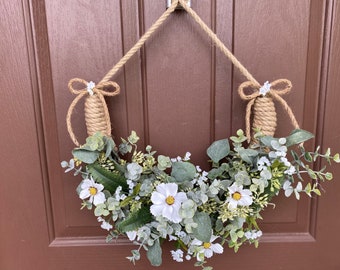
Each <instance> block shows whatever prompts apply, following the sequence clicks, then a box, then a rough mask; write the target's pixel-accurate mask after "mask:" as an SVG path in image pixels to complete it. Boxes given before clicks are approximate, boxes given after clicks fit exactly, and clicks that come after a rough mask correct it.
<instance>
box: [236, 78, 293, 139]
mask: <svg viewBox="0 0 340 270" xmlns="http://www.w3.org/2000/svg"><path fill="white" fill-rule="evenodd" d="M270 85H271V86H270V90H269V92H267V93H266V94H265V95H264V96H263V95H262V94H261V93H260V91H259V88H258V86H256V85H254V83H253V82H250V81H247V82H244V83H242V84H241V85H240V86H239V88H238V93H239V95H240V97H241V99H243V100H247V101H249V102H248V104H247V108H246V119H245V120H246V136H247V138H248V142H249V141H250V140H251V124H250V118H251V112H252V108H253V113H254V117H253V118H254V119H253V128H258V129H260V130H261V132H262V133H263V134H265V135H270V136H273V135H274V133H275V129H276V124H277V122H276V121H277V119H276V111H275V106H274V102H273V99H274V100H277V101H278V102H279V103H280V104H281V105H282V107H283V108H284V110H285V111H286V112H287V114H288V116H289V118H290V120H291V123H292V124H293V126H294V128H296V129H298V128H299V124H298V122H297V121H296V119H295V116H294V114H293V112H292V110H291V108H290V107H289V105H288V104H287V102H286V101H285V100H284V99H283V98H282V97H281V95H285V94H287V93H289V92H290V91H291V88H292V83H291V82H290V81H289V80H286V79H279V80H276V81H274V82H272V83H271V84H270ZM280 86H281V88H280ZM282 87H283V88H282ZM247 88H252V89H253V91H254V92H253V93H252V94H249V95H247V94H245V92H244V90H245V89H247Z"/></svg>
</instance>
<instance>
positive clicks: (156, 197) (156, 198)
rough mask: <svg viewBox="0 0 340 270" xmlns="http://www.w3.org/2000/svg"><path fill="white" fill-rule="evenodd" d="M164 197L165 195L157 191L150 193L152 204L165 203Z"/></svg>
mask: <svg viewBox="0 0 340 270" xmlns="http://www.w3.org/2000/svg"><path fill="white" fill-rule="evenodd" d="M165 199H166V197H165V196H164V195H163V194H162V193H159V192H157V191H154V192H152V194H151V202H152V203H153V204H157V205H159V204H165Z"/></svg>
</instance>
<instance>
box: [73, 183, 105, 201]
mask: <svg viewBox="0 0 340 270" xmlns="http://www.w3.org/2000/svg"><path fill="white" fill-rule="evenodd" d="M80 188H81V191H80V193H79V198H80V199H82V200H84V199H86V198H89V202H90V203H93V204H94V205H98V204H101V203H104V202H105V201H106V198H105V194H104V193H103V192H102V190H103V189H104V186H103V185H102V184H97V183H96V182H94V180H93V178H92V177H91V178H90V179H89V178H87V179H84V181H83V183H82V184H81V186H80Z"/></svg>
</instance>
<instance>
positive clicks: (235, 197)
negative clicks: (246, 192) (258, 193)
mask: <svg viewBox="0 0 340 270" xmlns="http://www.w3.org/2000/svg"><path fill="white" fill-rule="evenodd" d="M241 197H242V196H241V193H240V192H237V191H236V192H235V193H233V199H234V200H235V201H238V200H240V199H241Z"/></svg>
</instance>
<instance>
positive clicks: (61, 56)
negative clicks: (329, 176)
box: [0, 0, 340, 270]
mask: <svg viewBox="0 0 340 270" xmlns="http://www.w3.org/2000/svg"><path fill="white" fill-rule="evenodd" d="M164 5H165V4H164V1H154V0H143V1H135V0H121V1H118V0H111V1H109V0H100V1H95V2H94V1H90V0H82V1H76V0H74V1H73V0H72V1H58V0H49V1H38V0H22V1H19V0H15V1H7V2H6V1H5V4H4V3H1V4H0V9H1V10H2V11H5V12H6V13H7V14H8V15H9V17H16V18H17V19H16V21H15V22H16V23H15V24H11V23H10V20H4V21H2V22H1V23H2V24H1V28H2V30H3V31H2V33H3V34H2V35H3V37H4V39H1V41H0V44H1V48H3V49H2V50H1V56H2V59H4V61H5V65H2V66H1V67H0V70H1V73H2V74H3V75H4V76H3V77H1V78H0V81H1V85H13V88H15V89H18V90H16V92H15V93H14V95H15V97H16V98H15V99H13V98H12V96H11V95H10V92H7V91H5V95H4V97H3V98H2V99H0V102H1V107H2V108H4V109H5V113H3V114H2V118H1V123H2V127H3V130H8V132H6V133H4V134H1V139H2V140H4V141H9V142H11V143H10V144H6V145H4V146H3V149H4V150H5V153H8V155H7V156H8V157H9V158H10V159H9V158H5V156H2V157H1V164H4V165H5V166H6V168H7V167H8V168H10V169H9V170H6V173H5V177H6V178H9V177H13V176H15V178H17V179H23V178H28V179H29V180H30V181H32V182H30V185H28V186H26V185H25V186H24V187H25V188H20V189H16V187H17V185H16V182H11V183H8V184H7V183H6V186H5V188H6V190H16V193H14V192H12V191H11V192H9V193H6V194H5V197H4V198H2V200H3V202H4V203H3V204H5V203H7V202H8V201H10V200H11V198H12V197H13V196H16V197H15V198H17V196H18V194H20V198H21V199H20V201H18V202H17V203H15V206H13V207H14V209H16V211H21V209H22V208H23V207H25V206H26V204H25V202H27V200H29V199H31V196H30V195H31V194H32V195H33V196H34V199H33V203H34V205H36V207H35V208H34V209H31V208H28V209H26V210H25V212H24V214H23V216H22V217H21V218H20V219H18V221H16V222H15V224H14V226H9V225H8V224H7V223H4V222H2V223H1V231H0V232H1V235H5V234H6V237H5V241H4V242H2V246H1V256H2V257H3V258H4V260H3V259H2V258H1V260H0V268H1V269H6V270H7V269H9V270H12V269H28V270H30V269H52V270H53V269H58V270H59V269H75V270H77V269H84V268H93V269H96V268H99V267H100V268H101V269H153V268H152V267H151V266H149V264H148V262H147V260H146V258H145V257H144V258H143V259H142V260H141V262H139V263H138V265H137V266H136V267H134V266H133V265H131V264H130V263H129V262H128V261H127V260H126V259H125V257H126V256H129V255H130V250H131V249H132V248H133V246H132V245H131V244H130V243H129V242H128V241H127V240H126V239H123V238H122V239H119V240H118V241H117V242H114V243H110V244H105V236H106V232H105V231H103V230H102V229H100V227H99V226H98V222H97V221H96V219H95V217H94V216H93V214H92V213H90V212H89V211H86V210H83V211H80V210H79V208H80V200H79V199H78V198H77V196H76V193H75V188H76V186H77V185H78V183H79V181H78V180H79V179H75V178H74V177H73V176H72V175H69V174H64V173H63V172H62V170H61V169H60V167H59V162H60V161H61V160H63V159H67V158H70V150H71V149H72V148H73V147H74V146H73V144H72V142H71V140H70V139H69V138H68V134H67V131H66V125H65V117H66V112H67V109H68V106H69V104H70V103H71V101H72V99H73V98H74V96H73V95H72V94H71V93H69V92H68V90H67V83H68V81H69V80H70V79H71V78H73V77H80V78H84V79H86V80H88V81H90V80H93V81H99V80H100V79H101V78H102V77H103V76H104V75H105V73H106V72H107V71H108V70H109V69H110V68H111V67H112V66H113V65H114V64H115V63H116V62H117V61H118V60H119V59H120V58H121V57H122V56H123V55H124V54H125V53H126V52H127V51H128V50H129V48H131V47H132V46H133V45H134V43H135V42H136V41H137V40H138V38H139V37H140V35H141V34H142V33H144V32H145V30H146V29H148V28H149V27H150V26H151V24H152V23H153V22H154V21H155V20H156V19H157V18H158V17H159V16H160V15H161V14H162V13H163V12H164ZM192 6H193V8H194V10H195V11H196V12H197V13H198V14H199V15H200V16H201V17H202V19H203V20H204V21H205V22H206V23H207V24H208V25H209V26H210V27H211V28H212V29H213V30H214V31H215V32H216V33H217V35H218V36H219V37H220V39H221V40H222V41H223V42H224V43H225V44H226V45H227V46H228V47H229V48H231V49H232V50H233V52H234V53H235V55H236V56H237V57H238V58H239V60H240V61H241V62H242V63H243V64H244V65H245V66H246V67H247V69H249V71H250V72H251V73H252V74H253V75H254V76H255V78H256V79H257V80H258V81H259V82H261V83H263V82H264V81H266V80H269V81H272V80H275V79H278V78H288V79H290V80H291V81H292V83H293V91H292V93H291V94H289V95H286V96H285V97H284V98H285V99H286V100H287V102H288V103H289V104H290V106H291V108H292V109H293V111H294V113H295V115H296V117H297V120H298V121H299V122H300V124H301V125H302V127H304V128H306V129H308V130H310V131H312V132H314V133H316V135H317V137H316V139H315V142H313V143H310V144H309V145H308V146H309V147H314V145H317V144H323V145H325V146H326V145H329V146H331V147H332V148H333V149H339V143H338V141H337V138H338V135H337V134H339V128H340V125H339V124H338V121H337V119H335V117H334V116H335V115H338V114H339V112H338V110H339V106H337V103H336V101H337V98H338V96H339V94H338V91H337V85H338V83H339V76H338V71H337V70H338V65H339V63H340V59H339V57H338V55H339V48H340V42H339V35H338V32H339V31H340V24H339V15H338V14H340V4H339V3H338V2H337V1H313V0H312V1H308V0H303V1H294V0H289V1H279V0H276V1H270V0H266V1H253V0H241V1H232V0H227V1H225V0H214V1H209V0H200V1H195V0H194V1H192ZM18 29H20V31H19V30H18ZM19 32H25V36H22V35H21V36H20V34H19ZM14 36H18V37H19V38H17V39H16V40H15V39H14ZM22 47H25V48H27V50H21V49H20V48H22ZM328 48H329V49H328ZM7 50H10V51H11V53H9V54H6V53H5V52H6V51H7ZM330 56H334V57H333V58H331V57H330ZM18 59H21V62H20V63H18V62H17V61H18ZM329 59H330V60H329ZM328 70H329V73H328ZM17 72H19V73H20V74H21V77H20V79H19V80H14V79H13V78H16V76H15V75H16V74H17ZM114 80H115V81H117V82H118V83H119V85H120V86H121V88H122V91H121V94H120V95H119V96H117V97H114V98H109V99H107V101H108V107H109V111H110V114H111V121H112V127H113V130H112V134H113V136H114V137H115V138H116V139H117V140H118V139H119V138H120V137H121V136H123V137H125V136H127V134H128V133H129V132H130V131H131V130H132V129H134V130H136V131H137V132H138V133H139V135H140V137H141V139H142V142H141V146H143V145H144V146H145V145H147V144H151V145H153V147H154V148H155V149H156V150H157V151H158V153H159V154H167V155H170V156H177V155H184V154H185V152H186V151H190V152H191V153H192V159H193V161H194V162H195V163H199V164H202V167H203V168H207V163H206V159H207V157H206V155H205V149H206V147H207V146H208V145H209V144H210V143H211V142H212V141H213V140H216V139H221V138H225V137H229V136H230V135H232V134H233V133H235V131H236V130H237V129H238V128H244V113H245V106H246V103H245V102H244V101H242V100H241V99H240V98H239V96H238V94H237V87H238V85H239V84H240V83H241V82H243V81H244V80H245V78H244V77H243V76H242V75H241V74H240V73H239V71H238V70H236V69H234V68H233V66H232V65H231V63H230V62H229V60H228V59H226V58H225V56H224V55H222V53H221V52H220V51H218V49H216V48H215V47H214V46H212V44H211V41H210V40H209V39H208V38H207V37H206V36H205V34H204V33H203V31H202V30H201V29H200V28H199V27H198V26H197V25H196V23H195V22H194V21H193V20H192V19H191V18H190V17H189V16H188V15H187V14H186V13H185V12H183V11H178V12H177V11H176V12H175V14H172V15H171V17H170V18H169V19H168V21H167V22H165V24H164V25H163V26H162V27H161V28H160V29H159V31H158V32H157V33H155V35H154V36H153V37H152V38H151V39H150V40H149V41H148V42H147V44H146V46H145V47H143V49H142V50H141V51H140V52H138V54H137V55H136V56H134V57H133V58H132V59H131V60H130V61H129V62H128V63H127V65H126V66H125V67H124V68H123V69H122V70H121V71H120V72H118V73H117V74H116V76H115V77H114ZM13 82H15V83H13ZM326 86H327V87H326ZM80 103H81V104H79V106H77V108H76V110H75V112H74V115H73V118H72V120H73V127H74V131H75V133H76V134H77V137H78V138H79V141H81V142H83V141H84V139H85V136H86V135H85V125H84V119H83V117H84V116H83V105H82V102H80ZM277 110H278V116H279V128H278V135H284V136H285V135H287V132H289V131H290V130H291V129H292V127H291V124H290V122H289V119H288V118H287V116H286V114H285V113H284V112H283V110H282V108H280V107H279V106H278V108H277ZM9 119H10V120H9ZM18 132H19V133H21V134H23V133H24V134H25V141H23V138H22V137H21V136H20V135H18ZM14 144H15V145H22V146H23V148H22V149H20V151H21V152H23V155H22V156H20V157H19V160H18V162H19V163H20V164H24V165H23V170H22V171H18V170H17V169H16V168H17V167H16V166H13V165H11V162H10V160H14V158H16V159H17V158H18V156H17V155H16V154H15V153H16V152H17V151H14V153H13V149H12V148H9V147H8V146H10V145H14ZM18 151H19V150H18ZM29 153H30V154H29ZM23 172H24V173H23ZM334 175H336V176H338V175H340V171H339V169H338V168H334ZM20 181H21V180H20ZM324 187H325V189H326V191H327V192H326V194H325V195H326V196H325V197H321V198H320V199H312V200H310V199H308V198H306V197H303V198H302V200H301V201H299V202H297V201H295V200H294V199H293V198H291V199H286V198H284V197H283V196H281V197H279V198H276V199H275V203H276V208H275V209H272V208H270V207H269V208H268V209H267V210H266V211H265V212H264V213H263V216H264V221H263V222H262V223H261V226H262V229H263V231H264V232H265V235H264V237H263V238H262V241H261V244H260V247H259V248H258V249H255V248H253V247H250V246H244V247H243V248H241V250H240V251H239V253H237V254H234V253H233V251H232V250H226V251H225V253H224V255H222V256H215V257H214V259H213V260H211V264H212V265H214V266H216V269H220V268H219V267H220V265H221V264H223V267H224V266H225V265H227V266H228V267H231V268H234V267H238V268H241V269H243V268H244V269H248V268H250V266H252V269H273V264H272V262H271V261H272V260H274V262H275V263H276V264H277V269H300V268H302V267H308V268H309V269H315V270H317V269H323V268H324V267H326V268H327V269H338V267H340V259H339V257H338V256H337V249H336V248H334V245H333V244H332V243H336V242H337V241H339V240H340V238H339V236H338V234H336V233H335V232H336V231H337V228H338V227H339V225H340V218H339V213H338V211H337V209H336V205H338V204H339V203H340V202H339V196H337V194H336V190H337V189H339V188H340V186H339V183H338V182H336V181H334V182H333V183H329V184H328V183H327V184H325V185H324ZM3 214H4V216H5V217H6V218H7V217H10V216H11V211H9V210H8V209H5V210H2V211H1V216H2V215H3ZM2 220H3V218H2V217H1V221H2ZM23 220H28V222H27V224H26V226H25V227H24V230H20V229H21V226H20V225H21V224H22V222H23ZM17 232H19V233H18V234H16V233H17ZM15 234H16V236H15V237H14V238H13V239H14V240H13V241H14V243H13V242H12V241H11V237H10V235H15ZM7 235H8V236H7ZM16 248H18V250H19V251H21V253H22V254H25V255H21V256H22V260H21V261H20V260H16V257H14V255H12V254H14V250H15V249H16ZM170 248H171V246H170V245H167V246H166V248H165V249H164V253H165V254H164V255H163V259H164V263H163V266H162V269H171V268H173V267H187V268H188V269H195V268H194V267H193V266H192V262H185V263H183V264H182V265H178V264H176V263H175V262H173V261H172V260H171V259H170V258H169V257H170V256H169V250H170ZM3 250H5V251H3ZM26 253H27V254H26ZM30 256H31V257H30ZM30 258H34V261H31V260H30ZM165 258H167V259H165ZM264 258H267V259H266V260H264ZM268 261H269V262H268ZM23 267H26V268H23Z"/></svg>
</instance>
